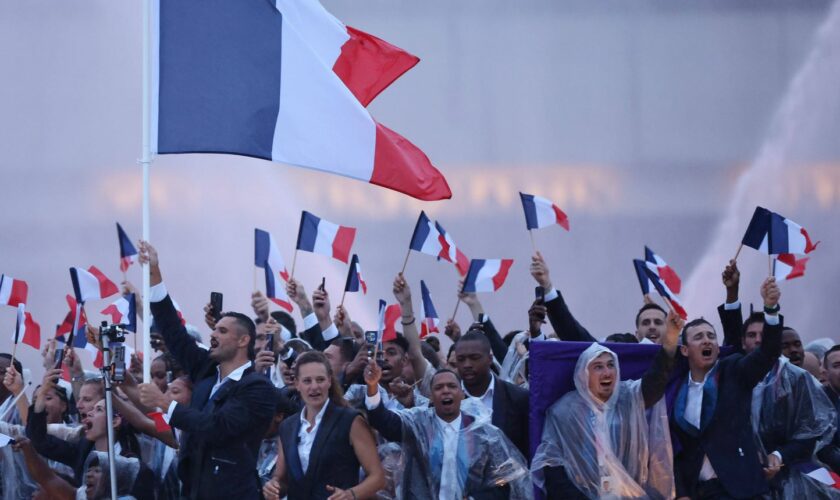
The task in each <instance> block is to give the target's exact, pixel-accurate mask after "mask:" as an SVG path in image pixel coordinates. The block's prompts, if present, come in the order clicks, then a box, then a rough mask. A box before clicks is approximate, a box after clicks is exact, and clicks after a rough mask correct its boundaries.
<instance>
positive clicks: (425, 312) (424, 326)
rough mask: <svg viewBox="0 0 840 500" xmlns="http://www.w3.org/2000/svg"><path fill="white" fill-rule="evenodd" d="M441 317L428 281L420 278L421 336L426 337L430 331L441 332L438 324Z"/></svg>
mask: <svg viewBox="0 0 840 500" xmlns="http://www.w3.org/2000/svg"><path fill="white" fill-rule="evenodd" d="M439 324H440V318H439V317H438V313H437V311H436V310H435V305H434V304H432V295H431V294H430V293H429V288H428V287H427V286H426V282H425V281H423V280H420V338H421V339H422V338H424V337H426V336H427V335H429V334H430V333H440V329H439V328H438V325H439Z"/></svg>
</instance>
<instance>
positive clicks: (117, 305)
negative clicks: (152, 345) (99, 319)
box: [101, 293, 137, 333]
mask: <svg viewBox="0 0 840 500" xmlns="http://www.w3.org/2000/svg"><path fill="white" fill-rule="evenodd" d="M101 314H104V315H106V316H111V323H112V324H114V325H125V327H126V329H127V330H128V331H130V332H134V333H136V332H137V306H136V303H135V297H134V294H133V293H129V294H127V295H123V296H121V297H120V298H118V299H117V300H115V301H113V302H111V303H110V304H109V305H108V307H106V308H105V309H103V310H102V311H101Z"/></svg>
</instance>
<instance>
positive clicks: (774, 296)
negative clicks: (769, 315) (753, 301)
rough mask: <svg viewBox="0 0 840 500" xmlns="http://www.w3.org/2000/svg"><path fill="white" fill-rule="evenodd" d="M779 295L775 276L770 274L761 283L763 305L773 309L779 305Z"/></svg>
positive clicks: (780, 295)
mask: <svg viewBox="0 0 840 500" xmlns="http://www.w3.org/2000/svg"><path fill="white" fill-rule="evenodd" d="M781 297H782V292H781V290H779V285H778V284H777V283H776V278H774V277H773V276H770V277H769V278H767V279H766V280H764V283H762V284H761V298H762V299H764V307H765V308H769V309H774V308H775V307H776V306H778V305H779V299H780V298H781Z"/></svg>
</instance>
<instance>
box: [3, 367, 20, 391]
mask: <svg viewBox="0 0 840 500" xmlns="http://www.w3.org/2000/svg"><path fill="white" fill-rule="evenodd" d="M3 385H4V386H5V387H6V389H8V390H9V392H11V393H12V394H14V395H15V396H17V395H18V394H20V391H22V390H23V377H21V375H20V373H18V372H17V370H15V367H14V365H9V367H8V368H6V375H5V376H4V377H3Z"/></svg>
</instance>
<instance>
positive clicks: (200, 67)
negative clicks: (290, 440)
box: [157, 0, 282, 160]
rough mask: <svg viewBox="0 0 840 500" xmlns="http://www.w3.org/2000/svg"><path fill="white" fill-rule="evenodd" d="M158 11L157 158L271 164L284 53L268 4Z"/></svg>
mask: <svg viewBox="0 0 840 500" xmlns="http://www.w3.org/2000/svg"><path fill="white" fill-rule="evenodd" d="M159 4H160V28H159V54H160V55H159V64H160V68H159V89H158V96H159V97H158V148H157V150H158V152H159V153H201V152H205V153H232V154H240V155H245V156H254V157H257V158H264V159H267V160H270V159H271V150H272V143H273V141H274V128H275V126H276V123H277V115H278V111H279V109H280V67H281V54H282V52H281V42H282V36H281V35H282V29H281V27H282V16H281V15H280V12H279V11H278V10H277V9H276V8H275V7H274V5H273V2H268V1H265V0H262V1H253V0H252V1H235V2H231V1H229V0H177V1H175V2H169V1H159Z"/></svg>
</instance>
